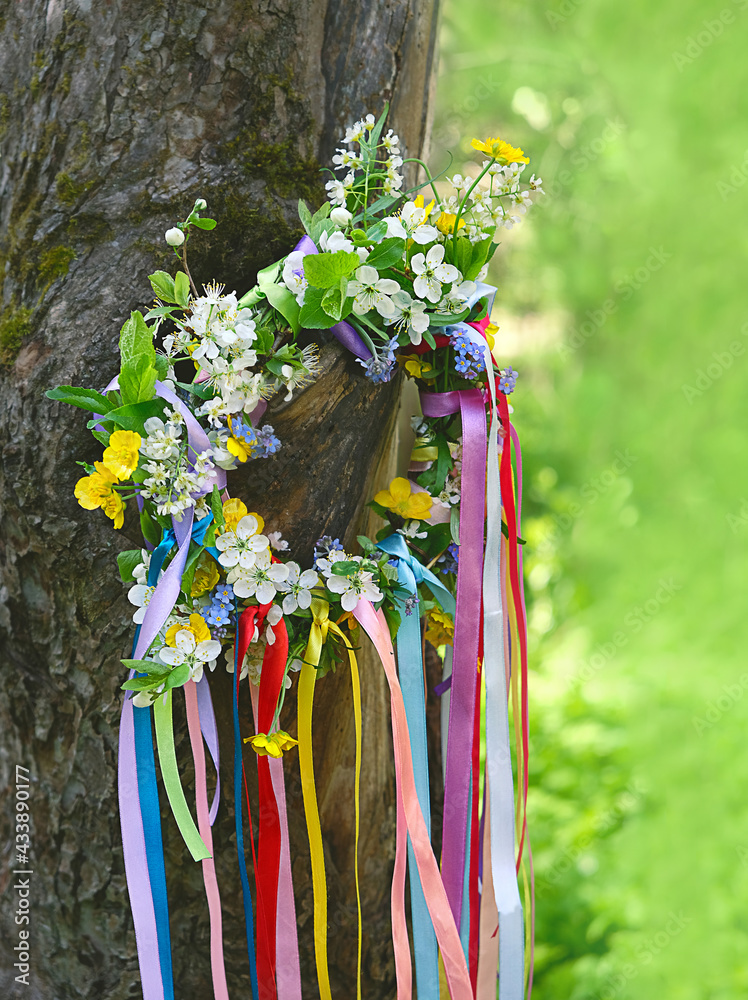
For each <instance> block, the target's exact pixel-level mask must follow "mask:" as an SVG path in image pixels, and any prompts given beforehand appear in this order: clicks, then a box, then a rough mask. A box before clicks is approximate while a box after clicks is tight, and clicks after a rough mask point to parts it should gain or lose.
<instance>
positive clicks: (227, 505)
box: [223, 500, 265, 535]
mask: <svg viewBox="0 0 748 1000" xmlns="http://www.w3.org/2000/svg"><path fill="white" fill-rule="evenodd" d="M247 514H249V511H248V510H247V507H246V504H244V503H242V501H241V500H226V501H225V502H224V505H223V519H224V521H225V522H226V531H236V526H237V524H238V523H239V522H240V521H241V519H242V518H243V517H246V516H247ZM252 516H253V517H254V518H256V519H257V532H256V533H257V534H258V535H261V534H262V529H263V528H264V527H265V521H264V520H263V519H262V518H261V517H260V515H259V514H252Z"/></svg>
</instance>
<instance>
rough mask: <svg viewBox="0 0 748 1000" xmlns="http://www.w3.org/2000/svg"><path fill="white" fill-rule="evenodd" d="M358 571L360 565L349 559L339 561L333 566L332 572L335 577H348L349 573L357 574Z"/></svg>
mask: <svg viewBox="0 0 748 1000" xmlns="http://www.w3.org/2000/svg"><path fill="white" fill-rule="evenodd" d="M357 569H358V563H355V562H352V561H349V560H347V559H339V560H338V561H337V562H335V563H333V564H332V572H333V573H334V574H335V576H348V574H349V573H355V572H356V570H357Z"/></svg>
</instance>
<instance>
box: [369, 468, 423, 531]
mask: <svg viewBox="0 0 748 1000" xmlns="http://www.w3.org/2000/svg"><path fill="white" fill-rule="evenodd" d="M433 502H434V501H433V500H432V499H431V497H430V496H429V495H428V493H413V491H412V488H411V484H410V482H409V480H407V479H403V478H402V476H397V477H396V478H395V479H393V480H392V482H391V483H390V485H389V488H388V489H386V490H380V491H379V493H377V495H376V496H375V497H374V503H378V504H379V506H380V507H387V508H388V509H389V510H391V511H393V512H394V513H395V514H399V515H400V517H404V518H413V519H414V520H418V521H425V520H426V518H427V517H428V516H429V514H430V513H431V507H432V504H433Z"/></svg>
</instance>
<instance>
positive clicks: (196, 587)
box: [190, 552, 221, 597]
mask: <svg viewBox="0 0 748 1000" xmlns="http://www.w3.org/2000/svg"><path fill="white" fill-rule="evenodd" d="M220 579H221V574H220V573H219V572H218V566H216V561H215V559H214V558H213V556H211V555H208V553H207V552H202V553H201V554H200V558H199V559H198V561H197V569H196V570H195V575H194V577H193V579H192V589H191V590H190V597H202V595H203V594H207V593H208V591H209V590H212V589H213V588H214V587H215V585H216V584H217V583H218V581H219V580H220Z"/></svg>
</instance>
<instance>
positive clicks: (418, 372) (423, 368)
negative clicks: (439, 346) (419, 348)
mask: <svg viewBox="0 0 748 1000" xmlns="http://www.w3.org/2000/svg"><path fill="white" fill-rule="evenodd" d="M405 370H406V372H407V373H408V375H410V377H411V378H422V379H426V381H428V380H429V379H432V378H435V377H436V373H435V371H434V369H433V368H432V367H431V365H430V364H428V362H426V361H420V360H419V359H418V358H417V357H416V358H409V359H408V360H407V361H406V362H405Z"/></svg>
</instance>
